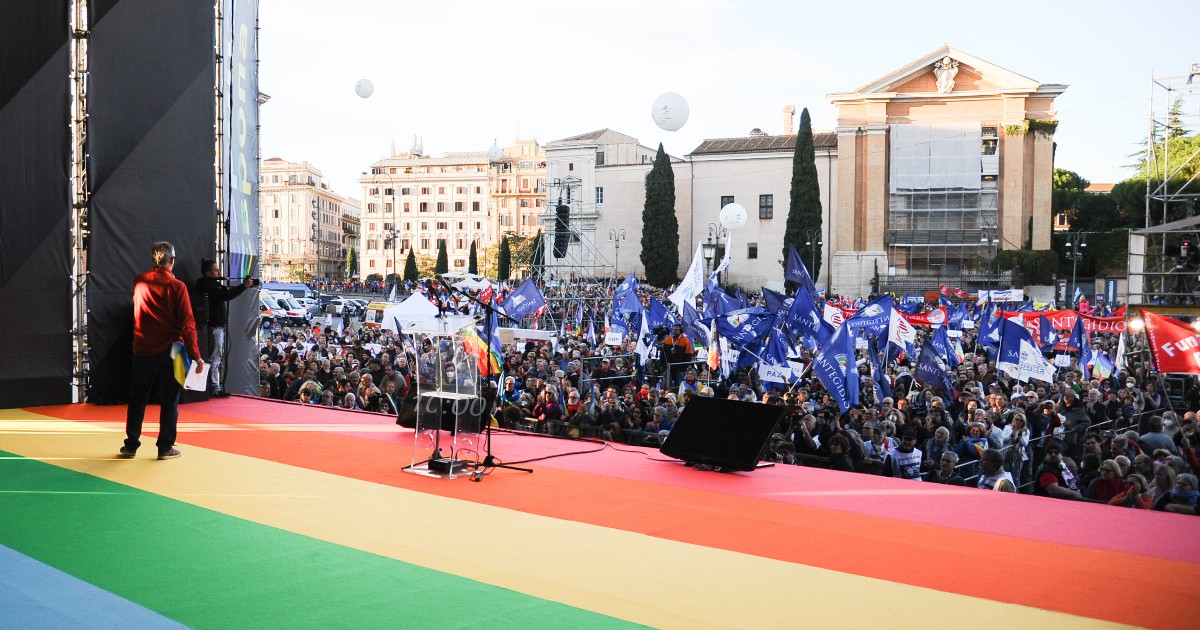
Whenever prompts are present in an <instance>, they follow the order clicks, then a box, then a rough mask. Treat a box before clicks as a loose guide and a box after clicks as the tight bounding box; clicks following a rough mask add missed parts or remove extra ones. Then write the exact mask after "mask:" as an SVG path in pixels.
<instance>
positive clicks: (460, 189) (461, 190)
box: [454, 186, 467, 195]
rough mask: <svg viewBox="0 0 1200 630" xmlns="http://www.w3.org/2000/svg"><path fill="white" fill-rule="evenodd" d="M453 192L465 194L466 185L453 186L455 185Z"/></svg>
mask: <svg viewBox="0 0 1200 630" xmlns="http://www.w3.org/2000/svg"><path fill="white" fill-rule="evenodd" d="M454 194H456V195H465V194H467V187H466V186H455V187H454Z"/></svg>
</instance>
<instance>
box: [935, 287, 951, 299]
mask: <svg viewBox="0 0 1200 630" xmlns="http://www.w3.org/2000/svg"><path fill="white" fill-rule="evenodd" d="M938 293H941V294H942V295H943V296H945V297H950V285H948V284H941V285H938Z"/></svg>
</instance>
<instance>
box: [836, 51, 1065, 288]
mask: <svg viewBox="0 0 1200 630" xmlns="http://www.w3.org/2000/svg"><path fill="white" fill-rule="evenodd" d="M1065 89H1066V86H1065V85H1058V84H1043V83H1039V82H1038V81H1035V80H1033V79H1030V78H1028V77H1025V76H1022V75H1020V74H1017V73H1015V72H1012V71H1010V70H1006V69H1004V68H1001V67H999V66H997V65H995V64H992V63H990V62H988V61H984V60H982V59H980V58H978V57H975V56H973V55H970V54H967V53H965V52H962V51H960V50H957V49H955V48H951V47H950V46H942V47H941V48H939V49H937V50H935V51H933V52H931V53H929V54H927V55H925V56H923V57H921V58H919V59H916V60H914V61H912V62H910V63H908V64H907V65H905V66H903V67H901V68H899V69H897V70H895V71H893V72H890V73H888V74H887V75H884V76H883V77H880V78H879V79H876V80H875V81H872V82H870V83H868V84H866V85H864V86H862V87H861V88H859V89H857V90H855V91H853V92H845V93H835V94H830V95H829V99H830V101H831V102H832V103H833V104H834V105H835V106H837V109H838V122H837V138H838V148H837V154H838V160H837V171H838V175H837V193H836V195H835V196H836V199H837V200H836V204H837V205H836V211H835V212H834V213H833V215H834V219H833V220H834V222H835V226H834V229H833V232H834V233H835V234H836V237H835V243H834V252H833V264H832V273H833V277H832V284H833V288H834V291H835V292H846V293H866V292H868V291H869V290H870V287H871V282H872V280H877V279H879V276H880V275H884V274H887V276H888V277H889V278H897V277H905V276H909V277H912V278H913V279H914V280H916V279H917V278H945V279H948V280H949V279H955V278H963V277H967V276H969V275H970V274H972V273H973V272H977V271H979V270H980V269H981V268H982V267H983V263H985V262H986V261H988V260H990V259H991V258H992V257H994V256H995V254H996V251H997V250H1011V249H1021V248H1023V247H1027V246H1028V247H1031V248H1032V249H1034V250H1046V249H1049V248H1050V233H1051V218H1050V196H1051V186H1052V181H1053V170H1054V164H1053V162H1054V140H1053V134H1054V129H1055V127H1056V126H1057V124H1058V120H1057V115H1056V112H1055V111H1054V99H1055V97H1057V96H1058V95H1059V94H1062V93H1063V91H1064V90H1065Z"/></svg>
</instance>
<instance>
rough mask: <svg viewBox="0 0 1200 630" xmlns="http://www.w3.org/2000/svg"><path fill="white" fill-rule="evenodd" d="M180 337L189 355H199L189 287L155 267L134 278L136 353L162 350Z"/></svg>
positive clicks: (134, 337) (166, 271)
mask: <svg viewBox="0 0 1200 630" xmlns="http://www.w3.org/2000/svg"><path fill="white" fill-rule="evenodd" d="M180 339H182V340H183V345H184V348H186V349H187V354H188V356H189V357H191V359H192V360H193V361H195V360H196V359H199V358H200V345H199V344H198V343H197V342H196V321H195V320H193V319H192V304H191V300H190V299H188V291H187V287H186V286H185V285H184V284H183V283H182V282H180V281H179V280H176V279H175V275H174V274H172V273H171V272H170V271H168V270H166V269H164V268H162V267H155V268H154V269H151V270H150V271H147V272H146V273H143V274H141V275H139V276H138V277H137V278H135V279H134V281H133V353H134V354H136V355H138V356H141V357H148V356H153V355H156V354H162V353H163V352H166V351H168V350H170V349H171V344H172V343H175V342H176V341H179V340H180Z"/></svg>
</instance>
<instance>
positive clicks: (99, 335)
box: [88, 0, 216, 403]
mask: <svg viewBox="0 0 1200 630" xmlns="http://www.w3.org/2000/svg"><path fill="white" fill-rule="evenodd" d="M92 16H93V20H94V22H93V24H92V26H91V39H90V42H89V60H90V64H91V79H90V83H89V108H90V122H89V135H90V142H91V147H90V148H91V151H90V154H89V158H90V159H89V168H90V171H91V183H92V197H91V217H92V238H91V245H90V248H89V269H90V270H91V274H90V278H89V287H88V304H89V309H90V317H89V337H90V342H91V351H92V354H91V359H92V373H91V389H90V391H89V400H90V401H92V402H98V403H119V402H124V401H125V400H126V398H127V395H128V389H129V364H130V356H131V346H132V327H133V300H132V297H131V291H132V286H133V277H134V276H135V275H137V274H138V273H141V272H143V271H146V270H148V269H149V268H150V266H151V262H150V246H151V244H152V243H154V242H155V241H159V240H166V241H171V242H172V243H174V244H175V253H176V257H177V260H176V263H175V275H176V277H178V278H179V279H180V280H183V281H184V282H186V283H189V284H191V283H192V282H194V281H195V279H196V278H197V277H198V276H199V275H200V259H201V258H202V257H211V256H212V254H213V242H214V240H215V236H216V218H215V212H214V205H213V199H214V196H215V194H216V186H215V184H214V179H213V177H214V176H213V173H214V166H213V163H214V148H213V121H214V111H215V110H214V97H213V84H214V80H215V79H214V78H215V75H214V57H213V29H214V20H213V4H212V3H211V2H195V1H194V0H96V1H95V2H93V4H92Z"/></svg>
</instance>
